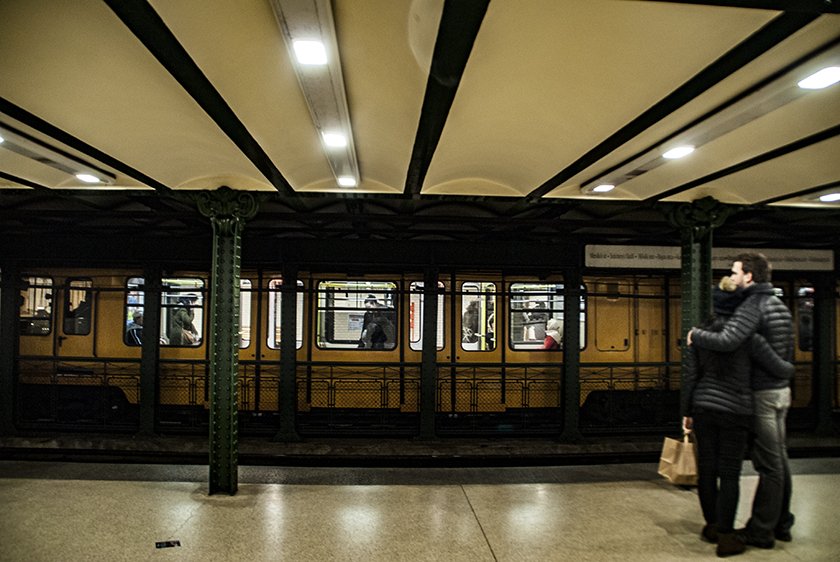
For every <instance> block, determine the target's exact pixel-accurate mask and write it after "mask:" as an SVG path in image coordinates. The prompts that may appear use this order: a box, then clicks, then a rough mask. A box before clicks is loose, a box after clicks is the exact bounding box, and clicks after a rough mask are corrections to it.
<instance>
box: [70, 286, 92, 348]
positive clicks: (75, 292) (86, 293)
mask: <svg viewBox="0 0 840 562" xmlns="http://www.w3.org/2000/svg"><path fill="white" fill-rule="evenodd" d="M92 287H93V281H91V280H90V279H68V280H67V285H66V287H65V292H66V294H67V298H65V299H64V333H65V334H67V335H75V336H86V335H88V334H89V333H90V324H91V321H90V320H91V306H92V305H93V300H92V299H93V291H91V288H92Z"/></svg>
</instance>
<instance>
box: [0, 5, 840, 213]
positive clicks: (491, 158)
mask: <svg viewBox="0 0 840 562" xmlns="http://www.w3.org/2000/svg"><path fill="white" fill-rule="evenodd" d="M150 3H151V5H152V7H153V8H154V9H155V11H157V13H158V14H159V15H160V17H161V18H162V19H163V21H164V22H165V24H166V25H167V26H168V28H169V29H170V30H171V31H172V32H173V34H174V35H175V36H176V37H177V39H178V41H179V42H180V43H181V45H182V46H183V47H184V48H185V49H186V51H187V52H188V53H189V54H190V56H191V57H192V59H193V60H194V61H195V63H196V64H197V65H198V66H199V68H200V69H201V71H202V72H203V73H204V75H205V76H206V77H207V78H208V80H209V81H210V82H211V83H212V84H213V85H214V87H215V88H216V90H217V91H218V92H219V93H220V94H221V96H222V97H223V98H224V100H225V101H226V102H227V104H228V105H229V106H230V108H231V109H232V110H233V112H234V113H235V115H236V116H237V117H238V119H239V120H240V121H241V122H242V123H243V124H244V125H245V127H246V128H247V130H248V131H249V133H250V134H251V135H252V136H253V137H254V139H255V140H256V141H257V143H258V144H259V146H260V147H261V148H262V150H263V151H264V152H265V153H266V154H267V155H268V157H269V158H270V160H271V161H272V162H273V164H274V165H275V166H276V167H277V168H278V169H279V170H280V172H281V173H282V174H283V176H284V177H285V178H286V179H287V180H288V181H289V183H290V184H291V186H292V187H293V188H294V189H295V190H297V191H301V192H303V191H336V192H339V191H341V192H346V191H347V190H346V188H345V189H343V188H338V187H336V186H335V179H334V177H333V176H332V171H331V169H330V166H329V164H328V162H327V160H326V158H325V157H324V154H323V152H322V148H321V142H320V139H319V136H318V131H317V130H316V128H315V127H314V125H313V123H312V119H311V116H310V114H309V110H308V109H307V106H306V102H305V99H304V97H303V95H302V93H301V91H300V86H299V83H298V81H297V78H296V75H295V72H294V68H293V66H292V62H291V60H290V57H289V52H288V50H287V48H286V45H285V43H284V41H283V38H282V35H281V33H280V30H279V27H278V25H277V22H276V19H275V17H274V14H273V13H272V9H271V6H270V3H269V1H268V0H237V1H236V2H230V1H229V0H178V1H177V2H173V1H169V0H151V2H150ZM333 6H334V8H333V11H334V19H335V23H336V32H337V36H338V39H339V50H340V53H341V57H342V72H343V75H344V79H345V83H346V84H345V85H346V91H347V97H348V105H349V109H350V117H351V121H352V125H353V133H354V142H355V146H356V151H357V155H358V160H359V168H360V173H361V185H360V186H359V187H358V188H356V189H355V191H358V192H382V193H402V192H403V190H404V188H405V183H406V172H407V170H408V168H409V162H410V158H411V153H412V148H413V145H414V140H415V135H416V133H417V128H418V122H419V119H420V115H421V109H422V104H423V98H424V94H425V89H426V83H427V80H428V67H429V61H430V58H431V56H432V52H433V48H434V44H435V39H436V34H437V26H438V23H439V20H440V17H441V11H442V8H443V0H413V1H412V0H335V1H334V2H333ZM778 15H779V13H778V12H771V11H765V10H750V9H735V8H724V7H714V6H697V5H691V4H678V3H667V2H629V1H617V0H562V1H558V0H529V1H528V2H515V1H511V0H494V1H492V2H490V5H489V8H488V10H487V14H486V16H485V18H484V21H483V23H482V26H481V29H480V32H479V34H478V37H477V39H476V42H475V45H474V47H473V50H472V53H471V56H470V59H469V61H468V63H467V67H466V70H465V72H464V75H463V78H462V80H461V83H460V86H459V88H458V91H457V95H456V97H455V100H454V103H453V105H452V108H451V111H450V113H449V116H448V119H447V122H446V125H445V127H444V129H443V133H442V136H441V138H440V142H439V144H438V147H437V150H436V152H435V153H434V156H433V158H432V161H431V164H430V166H429V169H428V173H427V175H426V178H425V182H424V184H423V191H422V192H423V193H426V194H443V195H447V194H449V195H470V196H523V195H526V194H528V193H529V192H531V191H532V190H534V189H535V188H537V187H539V186H540V185H541V184H543V182H545V181H546V180H548V179H550V178H551V177H553V176H554V175H555V174H557V173H558V172H560V171H562V170H564V169H565V168H566V167H567V166H569V165H570V164H572V163H573V162H575V161H576V160H577V159H579V158H580V157H581V156H582V155H584V154H586V153H587V152H588V151H589V150H591V149H592V148H593V147H595V146H597V145H598V144H599V143H601V142H602V141H604V140H605V139H607V138H609V137H610V136H611V135H612V134H613V133H615V132H616V131H618V130H619V129H621V128H622V127H623V126H625V125H626V124H628V123H630V122H631V121H633V119H634V118H636V117H638V116H639V115H640V114H641V113H643V112H644V111H645V110H647V109H648V108H650V107H651V106H653V105H655V104H656V103H657V102H659V101H660V100H662V99H663V98H665V97H667V96H668V95H669V94H670V93H672V92H673V91H674V90H676V89H677V88H679V87H680V86H681V85H682V84H683V83H685V82H686V81H688V80H689V79H691V78H692V77H693V76H695V75H696V74H697V73H699V72H701V71H702V70H703V69H704V68H706V67H707V66H708V65H710V64H711V63H713V62H714V61H715V60H717V59H718V58H719V57H721V56H722V55H724V54H725V53H726V52H727V51H729V50H730V49H732V48H733V47H735V46H736V45H738V44H739V43H741V42H742V41H744V40H745V39H747V38H748V37H749V36H750V35H751V34H753V33H755V32H756V31H758V30H759V29H761V28H762V27H763V26H764V25H766V24H767V23H769V22H770V21H771V20H773V18H775V17H777V16H778ZM837 36H840V16H837V15H823V16H821V17H820V18H819V19H817V20H816V21H815V22H813V23H812V24H810V25H809V26H807V27H806V28H805V29H803V30H801V31H800V32H798V33H796V34H795V35H794V36H792V37H791V38H789V39H787V40H786V41H784V42H782V43H781V44H779V45H778V46H776V47H775V48H773V49H772V50H770V51H768V52H767V53H765V54H764V55H763V56H760V57H758V58H757V59H756V60H754V61H752V62H751V63H749V64H748V65H747V66H745V67H744V68H742V69H740V70H739V71H737V72H735V73H733V74H732V75H731V76H729V77H728V78H727V79H725V80H724V81H722V82H721V83H719V84H717V85H716V86H714V87H712V88H711V89H709V90H708V91H706V92H704V93H703V94H701V95H700V96H699V97H697V98H696V99H694V100H692V101H691V102H689V103H687V104H686V105H685V106H684V107H682V108H680V109H678V110H677V111H675V112H673V113H672V114H670V115H668V116H666V117H665V118H664V119H662V120H661V121H660V122H658V123H656V124H655V125H653V126H652V127H650V128H649V129H647V130H646V131H642V132H641V133H640V134H639V135H638V136H637V137H635V138H634V139H631V140H630V141H629V142H627V143H626V144H625V145H623V146H620V147H618V148H616V149H615V150H614V151H613V152H611V153H610V154H608V155H606V156H604V157H603V158H602V159H601V160H599V161H598V162H595V163H594V164H592V165H591V166H589V167H588V168H587V169H585V170H583V171H581V172H580V173H578V174H576V175H574V176H573V177H571V178H569V179H568V180H567V181H566V182H564V183H563V185H560V186H559V187H557V188H556V189H554V190H552V191H551V192H550V193H549V194H548V196H549V197H572V198H579V197H592V196H588V195H583V194H581V191H580V185H581V184H582V183H584V182H586V181H589V180H592V179H593V178H595V177H597V176H598V175H599V174H600V173H601V172H603V171H605V170H607V169H608V168H610V167H611V166H614V165H616V164H618V163H620V162H622V161H624V160H625V159H627V158H629V157H631V156H633V155H636V154H637V153H639V152H641V151H642V150H643V149H645V148H647V147H649V146H652V145H655V144H657V143H658V142H660V141H661V140H663V139H666V138H668V137H669V136H670V135H672V134H673V133H674V132H676V131H678V130H679V129H680V128H682V127H684V126H685V125H686V124H687V123H690V122H691V121H693V120H694V119H696V118H697V117H698V116H700V115H703V114H704V113H706V112H708V111H709V110H711V109H712V108H714V107H716V106H718V105H719V104H721V103H723V102H725V101H726V100H728V99H731V98H732V97H733V96H735V95H737V94H739V93H740V92H742V91H744V90H745V89H747V88H749V87H751V86H753V85H754V84H756V83H757V82H759V81H761V80H763V79H764V78H766V77H767V76H768V75H769V74H772V73H773V72H776V71H777V70H779V69H780V68H783V67H785V66H786V65H788V64H789V63H790V62H791V61H793V60H795V59H797V58H798V57H800V56H802V55H803V54H804V53H807V52H809V51H810V50H812V49H814V48H816V47H818V46H820V45H823V44H825V43H826V42H828V41H829V40H831V39H833V38H836V37H837ZM0 96H2V97H3V98H5V99H6V100H8V101H9V102H11V103H13V104H15V105H17V106H19V107H20V108H22V109H24V110H26V111H28V112H30V113H32V114H34V115H35V116H37V117H39V118H41V119H43V120H45V121H47V122H49V123H50V124H52V125H54V126H56V127H58V128H59V129H61V130H63V131H65V132H67V133H69V134H70V135H72V136H74V137H76V138H78V139H80V140H81V141H83V142H85V143H87V144H89V145H91V146H93V147H94V148H96V149H98V150H100V151H102V152H104V153H106V154H108V155H110V156H112V157H113V158H115V159H117V160H119V161H121V162H123V163H125V164H127V165H128V166H131V167H132V168H135V169H136V170H139V171H140V172H142V173H143V174H145V175H146V176H148V177H150V178H152V179H153V180H156V181H157V182H160V183H162V184H164V185H166V186H168V187H172V188H196V189H214V188H216V187H219V186H222V185H227V186H229V187H232V188H234V189H250V190H274V187H273V186H271V185H270V183H269V181H268V180H267V179H266V178H265V177H264V176H263V175H262V174H261V173H260V171H259V170H258V169H257V168H256V167H255V165H254V164H253V163H252V162H251V161H250V160H249V159H248V158H247V157H246V156H245V155H244V154H243V153H242V151H241V150H240V149H239V148H238V147H237V146H235V144H234V143H233V141H231V140H230V139H229V138H228V137H227V136H226V134H225V133H224V132H223V131H222V130H221V129H220V128H219V126H218V125H217V124H216V123H214V122H213V120H212V119H211V118H210V117H209V116H208V115H207V114H206V113H205V112H204V110H202V108H201V107H200V106H199V105H198V104H197V103H196V102H195V101H194V100H193V99H192V98H191V97H190V95H189V94H188V93H187V92H185V91H184V89H183V88H182V87H181V85H180V84H178V82H177V81H176V80H175V79H174V78H173V77H172V76H171V75H170V74H169V73H168V72H167V71H166V69H164V67H163V66H161V64H160V63H159V62H158V61H157V60H156V59H155V58H154V56H153V55H152V54H151V53H149V52H148V50H147V49H146V48H145V47H144V46H143V45H142V44H141V43H140V41H139V40H138V39H137V38H136V37H135V36H134V35H133V34H132V33H131V32H130V31H129V30H128V28H126V26H125V25H124V24H123V23H122V22H121V21H120V20H119V19H118V18H117V16H116V15H115V14H114V13H113V12H112V11H111V10H110V9H109V8H108V7H107V5H106V4H104V3H103V2H100V1H94V0H84V1H79V2H59V1H55V0H52V1H51V0H4V1H2V2H0ZM0 121H3V122H5V123H8V124H10V125H12V126H15V127H17V128H19V129H21V130H23V131H24V132H27V133H29V134H31V135H33V136H35V137H37V138H40V139H43V140H45V141H48V142H49V143H50V144H52V145H54V146H58V147H59V148H61V149H63V150H65V151H67V152H70V153H73V154H76V152H75V151H74V150H73V149H71V148H68V147H66V146H64V145H62V144H61V143H59V142H57V141H56V140H54V139H46V138H44V136H43V135H42V134H40V133H38V132H37V131H33V130H31V129H29V128H28V127H26V126H25V125H23V124H22V123H18V122H17V121H15V120H14V119H11V118H10V117H8V116H5V115H0ZM838 123H840V86H834V87H833V88H830V89H827V90H824V91H821V92H814V93H810V94H808V95H806V96H804V97H801V98H799V99H798V100H796V101H794V102H792V103H790V104H788V105H786V106H783V107H782V108H779V109H777V110H775V111H773V112H771V113H769V114H767V115H764V116H763V117H760V118H759V119H756V120H755V121H752V122H750V123H748V124H746V125H744V126H742V127H740V128H739V129H736V130H734V131H732V132H730V133H728V134H725V135H724V136H722V137H720V138H718V139H716V140H714V141H712V142H709V143H708V144H706V145H704V146H702V147H701V148H699V149H698V150H697V151H696V152H695V153H694V154H692V155H691V156H690V157H689V158H687V159H685V160H681V161H673V162H668V163H666V164H665V165H663V166H660V167H659V168H656V169H654V170H652V171H650V172H648V173H646V174H644V175H642V176H640V177H637V178H635V179H634V180H632V181H630V182H628V183H626V184H624V185H622V186H620V187H619V188H617V189H616V190H615V191H614V192H613V193H610V194H608V195H605V196H599V198H601V199H627V200H641V199H645V198H648V197H652V196H655V195H656V194H658V193H662V192H664V191H667V190H669V189H671V188H674V187H678V186H680V185H684V184H686V183H688V182H690V181H693V180H696V179H697V178H701V177H704V176H706V175H708V174H711V173H713V172H715V171H717V170H720V169H722V168H726V167H728V166H733V165H737V164H739V163H741V162H743V161H745V160H748V159H750V158H752V157H754V156H756V155H759V154H762V153H765V152H767V151H768V150H772V149H774V148H777V147H779V146H783V145H785V144H788V143H790V142H793V141H796V140H798V139H801V138H803V137H806V136H809V135H812V134H814V133H816V132H818V131H821V130H824V129H827V128H829V127H831V126H835V125H837V124H838ZM838 148H840V147H838V142H837V141H836V140H834V139H832V140H828V141H824V142H822V143H819V144H816V145H812V146H810V147H808V148H805V149H802V150H799V151H796V152H794V153H791V154H789V155H787V156H785V157H782V158H778V159H776V160H771V161H769V162H766V163H763V164H761V165H757V166H754V167H751V168H748V169H746V170H743V171H740V172H738V173H735V174H732V175H729V176H725V177H723V178H720V179H717V180H715V181H712V182H710V183H708V184H705V185H701V186H698V187H696V188H694V189H691V190H687V191H684V192H682V193H679V194H677V195H674V196H673V197H671V198H669V199H667V200H669V201H690V200H693V199H696V198H699V197H702V196H705V195H711V196H713V197H715V198H717V199H718V200H721V201H724V202H732V203H751V202H757V201H762V200H766V199H768V198H773V197H777V196H779V195H783V194H785V193H793V192H796V191H799V190H802V189H807V188H809V187H814V186H817V185H823V184H825V183H830V182H833V181H838V180H840V164H838V162H840V151H838ZM84 159H85V160H88V161H90V160H91V158H90V157H88V156H85V157H84ZM94 163H96V162H94ZM101 167H103V168H105V169H109V168H108V167H107V166H105V165H101ZM0 171H2V172H5V173H6V174H9V175H12V176H16V177H20V178H24V179H26V180H28V181H32V182H35V183H38V184H40V185H44V186H47V187H78V186H79V185H78V182H77V180H75V179H74V178H72V177H68V176H67V175H65V174H63V173H61V172H57V171H55V170H53V169H52V168H49V167H47V166H44V165H41V164H38V163H35V162H33V161H31V160H27V159H26V158H23V157H21V156H19V155H18V154H15V153H12V152H10V151H8V150H1V149H0ZM111 171H112V172H114V173H115V175H116V176H117V181H116V185H117V186H123V187H130V188H137V187H143V186H142V185H141V184H139V183H138V182H137V181H136V180H135V179H132V178H129V177H126V176H125V175H123V174H121V173H119V172H117V171H115V170H111ZM0 187H17V186H16V185H15V184H14V183H13V182H10V181H7V180H3V179H0ZM786 203H791V204H797V203H798V202H797V201H788V202H786Z"/></svg>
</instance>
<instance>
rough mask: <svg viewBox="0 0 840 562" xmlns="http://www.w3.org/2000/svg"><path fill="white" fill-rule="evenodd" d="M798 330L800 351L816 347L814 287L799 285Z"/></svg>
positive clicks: (797, 298) (797, 296) (797, 300)
mask: <svg viewBox="0 0 840 562" xmlns="http://www.w3.org/2000/svg"><path fill="white" fill-rule="evenodd" d="M796 316H797V332H798V337H797V339H798V340H799V350H800V351H812V350H813V348H814V288H813V287H799V290H798V291H797V292H796Z"/></svg>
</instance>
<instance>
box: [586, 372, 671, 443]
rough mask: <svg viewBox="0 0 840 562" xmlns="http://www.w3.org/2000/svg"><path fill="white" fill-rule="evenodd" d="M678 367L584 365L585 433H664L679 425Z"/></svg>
mask: <svg viewBox="0 0 840 562" xmlns="http://www.w3.org/2000/svg"><path fill="white" fill-rule="evenodd" d="M678 372H679V369H678V367H677V366H676V365H669V364H650V365H640V364H635V365H620V364H605V365H581V376H580V399H581V410H580V425H581V429H582V430H586V429H589V430H598V429H610V430H621V429H644V428H651V429H661V428H664V427H668V426H670V425H673V424H678V423H679V419H680V418H679V384H678V381H679V374H678Z"/></svg>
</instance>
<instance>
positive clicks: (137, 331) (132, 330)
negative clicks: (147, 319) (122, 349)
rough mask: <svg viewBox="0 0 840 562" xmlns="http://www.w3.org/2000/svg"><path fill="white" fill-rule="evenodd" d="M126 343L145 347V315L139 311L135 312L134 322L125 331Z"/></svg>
mask: <svg viewBox="0 0 840 562" xmlns="http://www.w3.org/2000/svg"><path fill="white" fill-rule="evenodd" d="M125 343H127V344H128V345H143V313H142V312H141V311H139V310H136V311H135V312H134V315H133V316H132V321H131V322H129V323H128V326H127V327H126V329H125Z"/></svg>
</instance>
